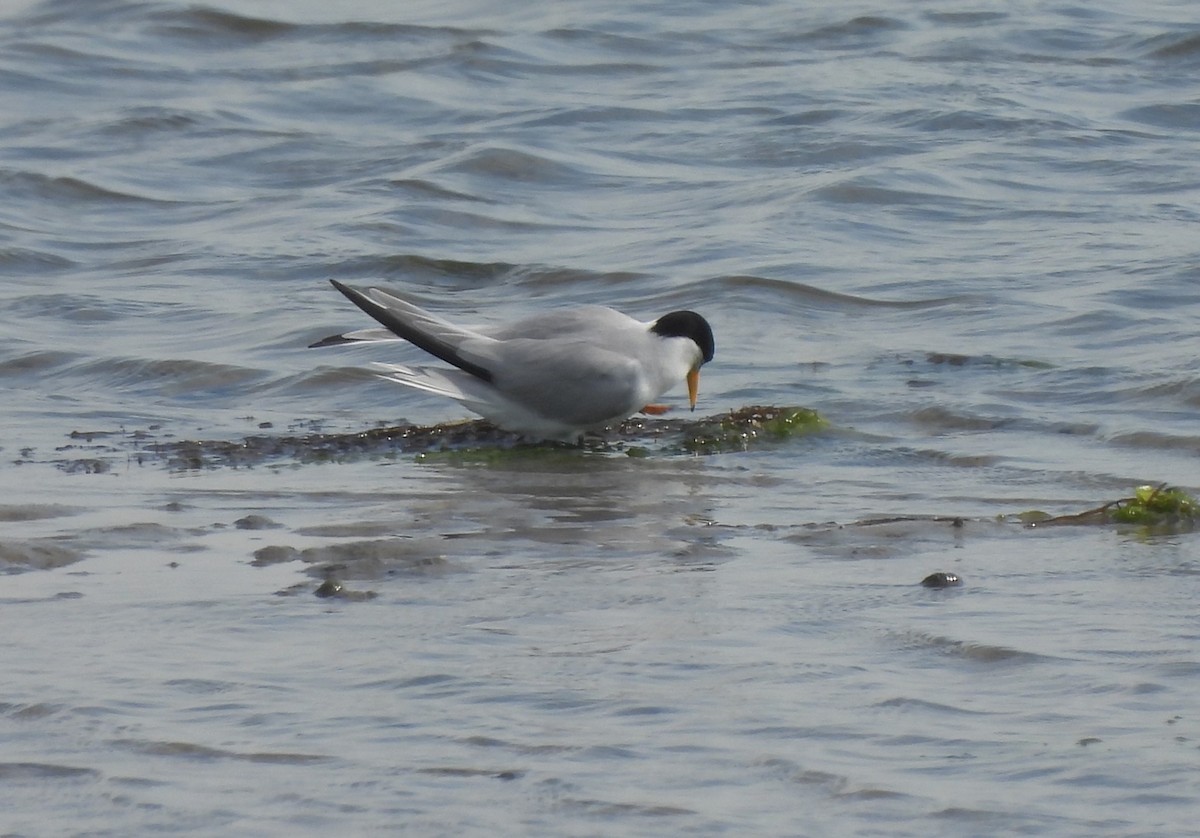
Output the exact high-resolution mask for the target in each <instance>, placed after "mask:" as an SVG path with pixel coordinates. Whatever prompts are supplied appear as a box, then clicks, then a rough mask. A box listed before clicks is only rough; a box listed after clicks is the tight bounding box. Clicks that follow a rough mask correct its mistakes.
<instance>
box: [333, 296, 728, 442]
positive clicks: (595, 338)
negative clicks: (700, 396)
mask: <svg viewBox="0 0 1200 838" xmlns="http://www.w3.org/2000/svg"><path fill="white" fill-rule="evenodd" d="M331 282H332V283H333V287H334V288H336V289H337V290H339V291H341V292H342V293H343V294H345V295H346V297H347V298H348V299H349V300H350V302H352V303H354V304H355V305H356V306H358V307H359V308H361V309H362V310H363V311H365V312H366V313H367V314H369V315H371V317H374V318H375V319H376V320H378V321H379V322H380V323H382V324H383V326H384V327H386V328H384V329H363V330H361V331H355V332H347V333H345V334H341V335H331V336H330V337H327V338H324V339H323V340H319V341H317V342H316V343H314V344H312V346H314V347H318V346H338V345H342V344H348V343H359V342H363V341H385V340H406V341H408V342H409V343H412V344H414V345H415V346H419V347H420V348H421V349H424V350H425V351H426V352H428V353H429V354H431V355H434V356H436V357H438V358H441V359H442V360H443V361H445V362H447V363H448V364H451V365H452V368H450V369H445V368H435V367H420V366H403V365H400V364H373V365H372V366H373V367H374V368H375V369H376V370H377V371H378V372H379V374H380V375H381V376H382V377H383V378H386V379H388V380H390V381H395V382H398V383H400V384H404V385H406V386H408V387H414V388H416V389H418V390H425V391H427V392H430V393H437V394H438V395H442V396H447V397H449V398H451V399H454V400H456V401H458V402H460V403H461V404H462V405H463V406H464V407H466V408H468V409H469V410H471V411H473V412H475V413H478V414H479V415H480V416H483V417H484V418H485V419H488V420H489V421H491V422H492V423H493V424H495V425H497V426H499V427H501V428H503V429H505V430H508V431H513V432H516V433H519V434H523V435H527V436H532V437H538V438H541V439H554V440H561V441H565V442H575V441H577V440H578V439H579V437H580V435H581V434H582V433H583V432H584V431H587V430H591V429H594V428H600V427H603V426H604V425H607V424H609V423H611V422H617V421H621V420H623V419H626V418H628V417H629V416H632V415H633V414H634V413H637V412H639V411H643V412H646V413H653V414H659V413H664V412H666V411H667V410H668V409H669V408H667V407H666V406H664V405H659V404H655V403H654V400H655V399H657V398H658V397H659V396H661V395H663V394H664V393H665V392H667V391H668V390H670V389H671V388H672V387H674V386H675V385H677V384H678V383H679V382H680V381H686V382H687V386H688V400H689V402H690V404H691V407H692V410H695V409H696V391H697V387H698V385H699V380H700V367H701V366H702V365H703V364H705V363H707V362H709V361H711V360H712V359H713V333H712V329H711V328H710V327H709V325H708V321H707V320H705V319H704V318H703V317H701V316H700V315H699V314H696V313H695V312H694V311H673V312H671V313H670V314H665V315H663V316H662V317H660V318H658V319H657V320H654V321H651V322H649V323H644V322H642V321H640V320H636V319H634V318H632V317H629V316H628V315H625V314H622V313H621V312H619V311H616V310H614V309H611V308H606V307H604V306H581V307H578V308H570V309H558V310H551V311H547V312H544V313H542V314H537V315H534V316H532V317H527V318H524V319H521V320H518V321H517V322H515V323H509V324H505V325H502V326H495V327H489V328H480V329H467V328H464V327H462V326H456V325H454V324H453V323H450V322H449V321H447V320H444V319H442V318H441V317H438V316H437V315H435V314H431V313H429V312H428V311H425V310H424V309H421V308H418V307H417V306H415V305H413V304H412V303H409V302H406V301H404V300H402V299H400V298H399V297H397V296H395V295H394V294H391V293H389V292H387V291H384V290H382V289H380V288H367V289H365V290H360V289H357V288H351V287H350V286H348V285H344V284H342V283H340V282H338V281H337V280H331Z"/></svg>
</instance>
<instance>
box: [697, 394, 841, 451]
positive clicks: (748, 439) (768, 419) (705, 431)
mask: <svg viewBox="0 0 1200 838" xmlns="http://www.w3.org/2000/svg"><path fill="white" fill-rule="evenodd" d="M828 427H829V422H828V421H827V420H825V419H824V418H823V417H822V416H821V415H820V414H818V413H817V412H816V411H815V410H811V409H809V408H807V407H763V406H757V405H756V406H752V407H743V408H741V409H740V410H731V411H730V412H729V413H727V414H725V415H724V416H719V417H714V418H713V419H710V420H702V421H700V422H698V423H696V424H695V426H693V427H692V428H690V429H689V430H688V432H687V434H686V435H685V437H684V439H683V441H682V443H681V446H682V448H683V450H685V451H688V452H691V453H693V454H719V453H724V452H727V451H744V450H746V449H747V448H749V447H750V446H751V445H753V444H755V443H760V442H783V441H786V440H789V439H793V438H795V437H799V436H805V435H808V434H812V433H815V432H817V431H820V430H823V429H825V428H828Z"/></svg>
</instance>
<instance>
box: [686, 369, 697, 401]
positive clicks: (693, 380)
mask: <svg viewBox="0 0 1200 838" xmlns="http://www.w3.org/2000/svg"><path fill="white" fill-rule="evenodd" d="M687 384H688V403H689V404H691V406H692V410H695V409H696V392H697V391H698V390H699V389H700V368H699V367H696V369H694V370H692V371H691V372H689V373H688V374H687Z"/></svg>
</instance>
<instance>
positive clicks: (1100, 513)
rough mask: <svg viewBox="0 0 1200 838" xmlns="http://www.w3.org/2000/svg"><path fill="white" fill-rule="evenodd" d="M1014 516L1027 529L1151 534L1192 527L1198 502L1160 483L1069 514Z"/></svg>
mask: <svg viewBox="0 0 1200 838" xmlns="http://www.w3.org/2000/svg"><path fill="white" fill-rule="evenodd" d="M1018 517H1019V518H1020V520H1021V521H1022V522H1023V523H1025V525H1026V526H1029V527H1048V526H1070V525H1087V524H1129V525H1134V526H1137V527H1141V528H1143V529H1145V530H1147V531H1153V532H1186V531H1189V530H1192V529H1193V528H1195V526H1196V521H1197V519H1198V518H1200V502H1198V501H1197V500H1196V499H1195V498H1194V497H1192V496H1191V495H1189V494H1188V493H1187V492H1185V491H1183V490H1182V489H1177V488H1173V487H1170V486H1167V484H1165V483H1161V484H1159V485H1158V486H1138V487H1137V489H1135V490H1134V493H1133V496H1132V497H1128V498H1121V499H1119V500H1114V501H1109V502H1108V503H1106V504H1103V505H1102V506H1097V507H1096V508H1095V509H1088V510H1085V511H1084V512H1077V513H1075V514H1073V515H1057V516H1048V515H1045V514H1044V513H1038V512H1024V513H1021V515H1019V516H1018Z"/></svg>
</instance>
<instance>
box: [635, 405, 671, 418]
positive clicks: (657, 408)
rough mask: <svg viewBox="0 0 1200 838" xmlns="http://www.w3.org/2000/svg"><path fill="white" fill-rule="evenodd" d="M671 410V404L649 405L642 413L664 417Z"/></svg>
mask: <svg viewBox="0 0 1200 838" xmlns="http://www.w3.org/2000/svg"><path fill="white" fill-rule="evenodd" d="M670 409H671V406H670V405H669V404H648V405H646V406H645V407H643V408H642V413H647V414H649V415H650V416H662V415H663V414H664V413H667V412H668V411H669V410H670Z"/></svg>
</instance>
